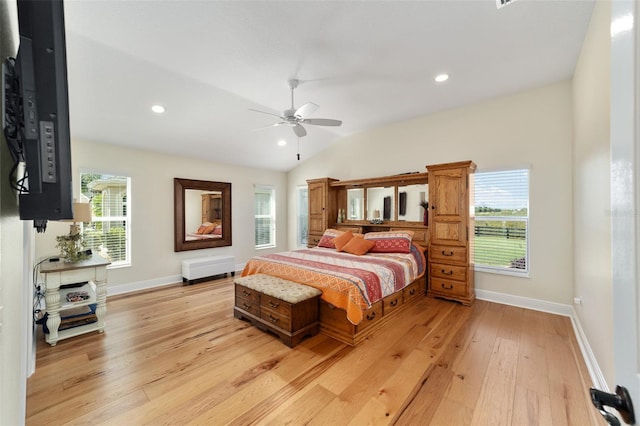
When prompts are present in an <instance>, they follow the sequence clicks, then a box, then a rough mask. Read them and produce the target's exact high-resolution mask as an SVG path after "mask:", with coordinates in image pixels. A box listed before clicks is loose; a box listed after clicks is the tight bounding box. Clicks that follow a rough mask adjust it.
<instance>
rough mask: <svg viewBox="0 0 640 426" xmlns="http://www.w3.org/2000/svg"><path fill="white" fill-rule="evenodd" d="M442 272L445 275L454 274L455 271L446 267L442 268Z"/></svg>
mask: <svg viewBox="0 0 640 426" xmlns="http://www.w3.org/2000/svg"><path fill="white" fill-rule="evenodd" d="M440 272H442V273H443V274H444V275H453V271H445V270H444V269H442V270H441V271H440Z"/></svg>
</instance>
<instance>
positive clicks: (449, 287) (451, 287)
mask: <svg viewBox="0 0 640 426" xmlns="http://www.w3.org/2000/svg"><path fill="white" fill-rule="evenodd" d="M440 285H441V286H442V288H443V289H445V290H453V284H449V285H448V286H446V285H444V283H442V284H440Z"/></svg>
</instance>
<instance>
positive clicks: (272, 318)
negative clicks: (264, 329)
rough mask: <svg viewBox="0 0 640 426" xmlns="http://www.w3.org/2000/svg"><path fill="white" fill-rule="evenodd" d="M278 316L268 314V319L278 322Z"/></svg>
mask: <svg viewBox="0 0 640 426" xmlns="http://www.w3.org/2000/svg"><path fill="white" fill-rule="evenodd" d="M278 320H279V318H276V317H274V316H273V315H269V321H271V322H278Z"/></svg>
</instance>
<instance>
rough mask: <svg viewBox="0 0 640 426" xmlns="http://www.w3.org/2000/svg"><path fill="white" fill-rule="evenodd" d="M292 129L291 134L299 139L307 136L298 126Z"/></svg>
mask: <svg viewBox="0 0 640 426" xmlns="http://www.w3.org/2000/svg"><path fill="white" fill-rule="evenodd" d="M292 127H293V133H295V134H296V136H298V137H299V138H301V137H304V136H307V131H306V130H305V129H304V127H302V126H301V125H299V124H295V125H293V126H292Z"/></svg>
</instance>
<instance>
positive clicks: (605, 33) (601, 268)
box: [573, 2, 614, 389]
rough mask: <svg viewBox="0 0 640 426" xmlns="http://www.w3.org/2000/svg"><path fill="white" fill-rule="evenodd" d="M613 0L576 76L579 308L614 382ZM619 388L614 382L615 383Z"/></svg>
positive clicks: (594, 22) (601, 9) (598, 15)
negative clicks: (610, 25) (612, 216)
mask: <svg viewBox="0 0 640 426" xmlns="http://www.w3.org/2000/svg"><path fill="white" fill-rule="evenodd" d="M610 15H611V5H610V3H609V2H596V5H595V8H594V11H593V15H592V17H591V23H590V25H589V30H588V32H587V36H586V38H585V41H584V44H583V46H582V51H581V54H580V58H579V60H578V63H577V65H576V71H575V74H574V77H573V109H574V115H573V120H574V155H573V163H574V165H573V167H574V177H573V179H574V194H573V209H574V222H573V229H574V274H575V290H574V291H575V296H576V297H580V298H581V299H582V304H581V305H576V306H575V307H574V308H575V310H576V314H577V316H578V318H579V320H580V323H581V325H582V328H583V330H584V332H585V335H586V336H587V339H588V341H589V343H590V346H591V349H592V350H593V352H594V354H595V356H596V358H597V359H598V365H599V367H600V369H601V370H602V374H603V375H604V377H605V378H606V380H607V382H608V383H609V384H610V385H613V383H614V382H613V377H614V376H613V374H614V366H613V352H612V347H613V333H612V330H613V313H612V308H613V301H612V282H611V243H610V241H611V210H610V208H611V205H610V201H609V200H610V197H611V191H610V187H609V182H610V136H609V132H610V118H609V109H610V100H609V98H610V90H609V79H610V63H609V55H610V37H609V21H610ZM612 389H613V387H612Z"/></svg>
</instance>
